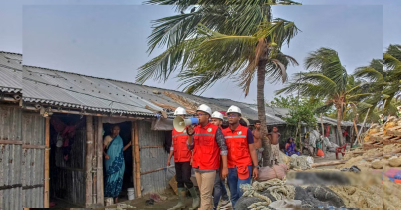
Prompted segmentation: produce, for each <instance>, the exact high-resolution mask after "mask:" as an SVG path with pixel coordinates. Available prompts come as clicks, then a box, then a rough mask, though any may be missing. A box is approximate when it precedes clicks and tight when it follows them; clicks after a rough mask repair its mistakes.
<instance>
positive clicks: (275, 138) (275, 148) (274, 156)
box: [267, 126, 281, 165]
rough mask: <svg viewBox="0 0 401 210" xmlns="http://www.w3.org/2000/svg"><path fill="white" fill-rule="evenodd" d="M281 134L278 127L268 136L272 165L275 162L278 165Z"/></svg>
mask: <svg viewBox="0 0 401 210" xmlns="http://www.w3.org/2000/svg"><path fill="white" fill-rule="evenodd" d="M280 137H281V134H280V133H279V132H278V128H277V127H276V126H274V127H273V131H272V132H270V133H268V134H267V138H269V140H270V143H271V147H272V152H271V156H270V161H271V165H273V161H274V162H275V163H276V165H278V158H279V152H280V146H279V140H280Z"/></svg>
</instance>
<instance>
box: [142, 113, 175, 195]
mask: <svg viewBox="0 0 401 210" xmlns="http://www.w3.org/2000/svg"><path fill="white" fill-rule="evenodd" d="M150 128H151V123H150V122H147V121H139V122H138V130H139V147H144V146H161V145H163V144H164V139H165V132H163V131H152V130H151V129H150ZM140 158H141V173H144V172H148V171H152V170H155V169H159V168H163V167H166V161H167V158H168V154H167V153H166V152H165V150H164V148H163V147H161V148H143V149H141V150H140ZM141 186H142V187H143V189H144V191H143V192H142V194H148V193H151V192H162V191H163V190H165V189H166V188H167V186H168V180H167V178H166V171H165V170H160V171H157V172H153V173H149V174H144V175H141Z"/></svg>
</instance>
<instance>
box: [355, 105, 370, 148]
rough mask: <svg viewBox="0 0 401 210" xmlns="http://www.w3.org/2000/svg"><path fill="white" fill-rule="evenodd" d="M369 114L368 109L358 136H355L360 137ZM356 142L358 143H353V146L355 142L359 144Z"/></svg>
mask: <svg viewBox="0 0 401 210" xmlns="http://www.w3.org/2000/svg"><path fill="white" fill-rule="evenodd" d="M369 112H370V108H369V109H368V112H367V113H366V116H365V119H364V120H363V123H362V127H361V130H359V135H357V136H360V135H361V133H362V130H363V127H365V123H366V119H368V115H369ZM357 140H358V141H355V142H354V145H355V144H356V142H359V139H357Z"/></svg>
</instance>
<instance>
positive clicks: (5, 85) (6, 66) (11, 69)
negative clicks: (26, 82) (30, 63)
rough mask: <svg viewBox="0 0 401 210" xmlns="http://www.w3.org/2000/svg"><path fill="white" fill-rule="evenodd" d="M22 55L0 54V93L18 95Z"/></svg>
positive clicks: (20, 84)
mask: <svg viewBox="0 0 401 210" xmlns="http://www.w3.org/2000/svg"><path fill="white" fill-rule="evenodd" d="M21 61H22V55H21V54H15V53H7V52H0V91H2V92H6V93H19V92H21V90H22V64H21Z"/></svg>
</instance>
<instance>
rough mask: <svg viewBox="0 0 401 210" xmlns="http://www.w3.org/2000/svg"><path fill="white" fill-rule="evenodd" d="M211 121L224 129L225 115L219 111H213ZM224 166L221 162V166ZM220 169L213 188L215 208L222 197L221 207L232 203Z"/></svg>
mask: <svg viewBox="0 0 401 210" xmlns="http://www.w3.org/2000/svg"><path fill="white" fill-rule="evenodd" d="M211 119H212V120H211V123H212V124H214V125H217V126H218V127H219V128H220V129H222V127H221V125H222V124H223V121H224V116H223V114H221V113H220V112H218V111H215V112H213V114H212V117H211ZM221 166H223V164H221V162H220V167H221ZM219 174H220V170H218V171H217V174H216V179H215V180H214V189H213V203H214V210H216V209H217V206H218V205H219V202H220V198H221V200H222V201H221V206H220V208H226V207H228V206H230V205H231V202H230V198H229V197H228V194H227V189H226V184H225V180H222V179H221V178H220V175H219Z"/></svg>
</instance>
